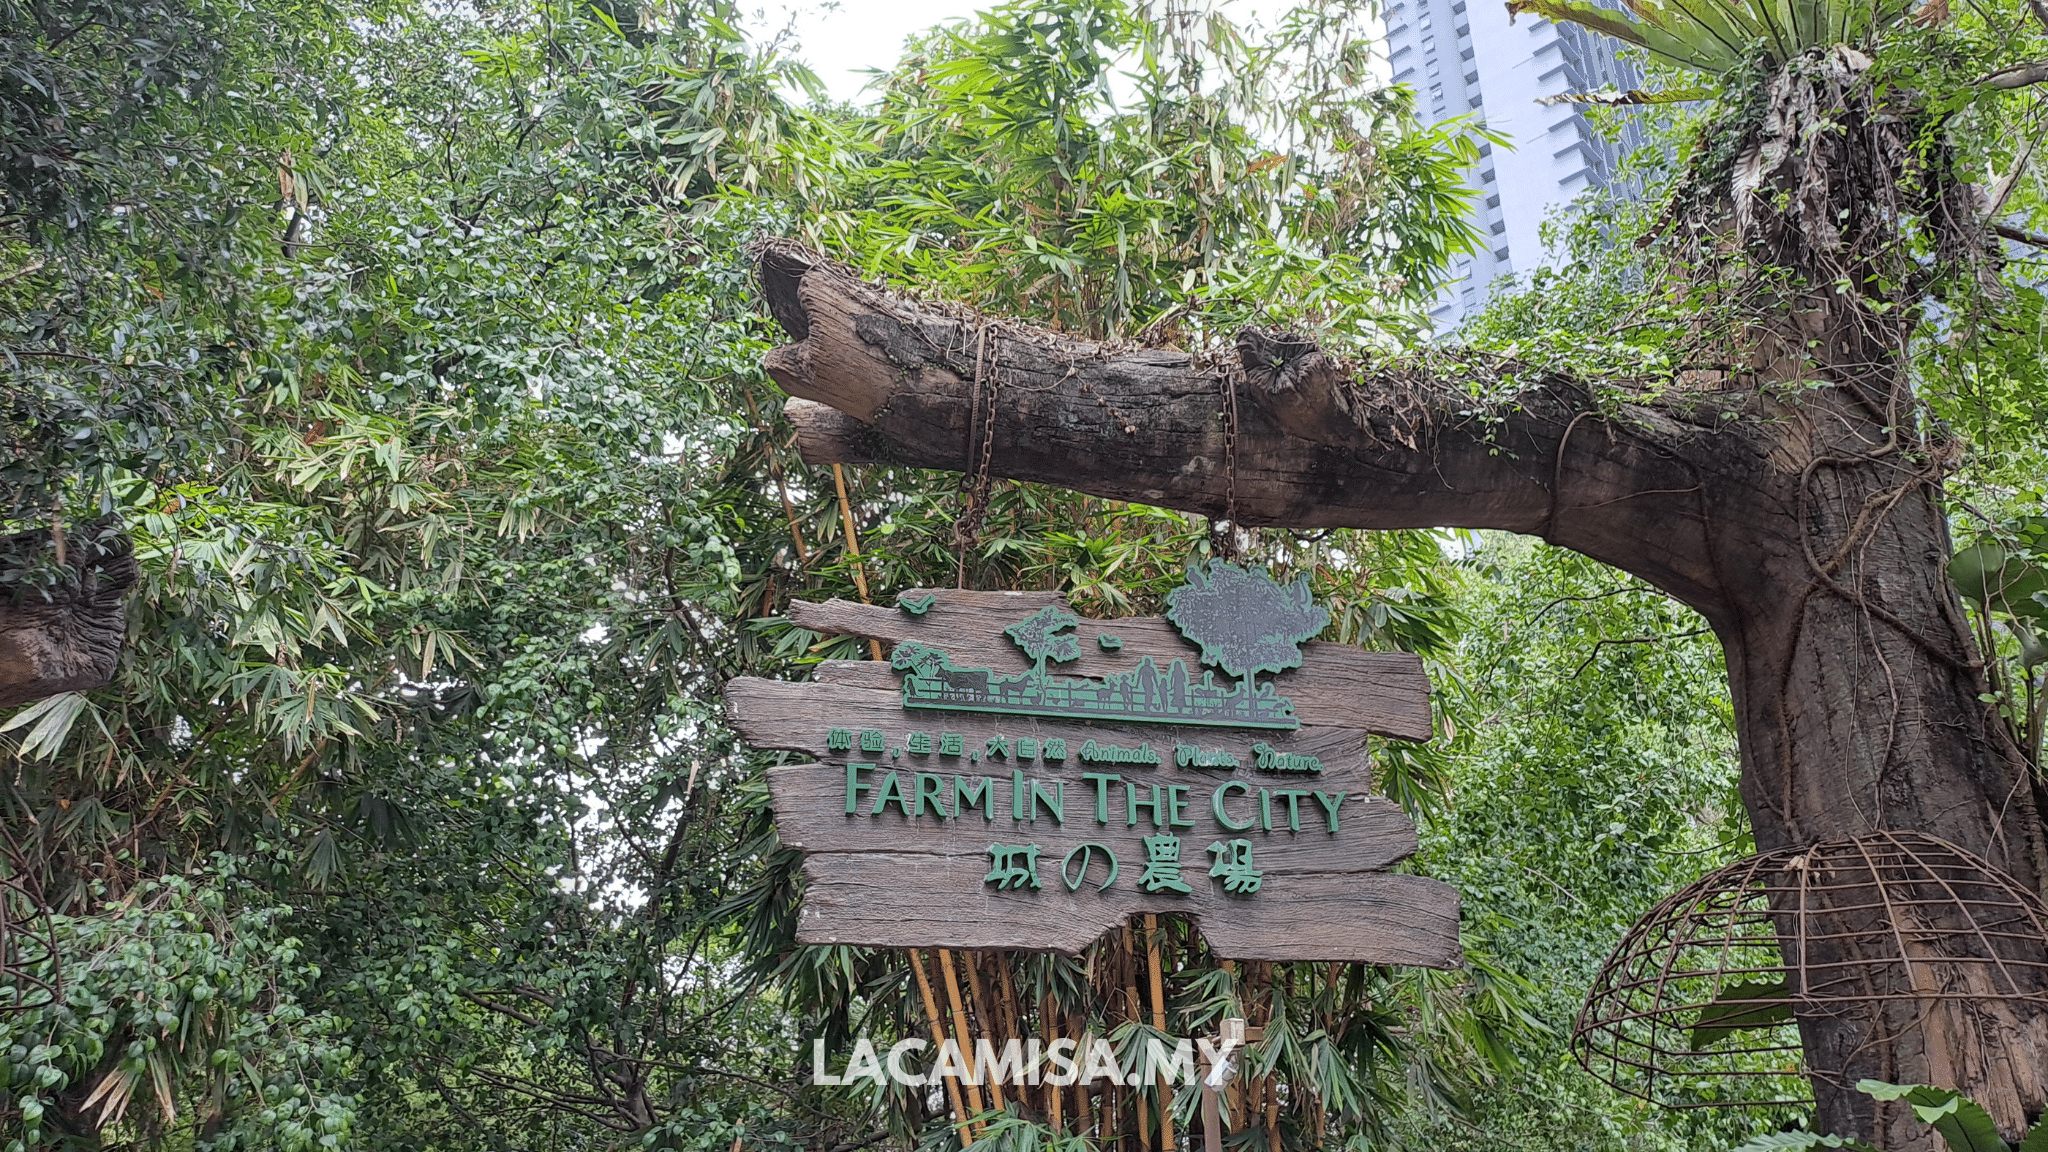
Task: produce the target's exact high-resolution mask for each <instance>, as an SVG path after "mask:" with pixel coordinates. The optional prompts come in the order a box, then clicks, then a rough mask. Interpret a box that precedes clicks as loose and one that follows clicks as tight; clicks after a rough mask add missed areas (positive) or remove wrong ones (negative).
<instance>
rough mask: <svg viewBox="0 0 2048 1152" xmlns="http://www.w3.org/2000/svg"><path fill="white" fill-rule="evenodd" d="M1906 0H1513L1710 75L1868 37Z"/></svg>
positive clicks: (1516, 7)
mask: <svg viewBox="0 0 2048 1152" xmlns="http://www.w3.org/2000/svg"><path fill="white" fill-rule="evenodd" d="M1910 7H1911V5H1910V4H1908V3H1906V2H1905V0H1884V2H1870V0H1706V2H1704V3H1698V4H1664V3H1659V2H1658V0H1633V2H1632V3H1630V4H1629V5H1628V6H1627V9H1626V10H1625V11H1616V10H1614V9H1610V8H1602V7H1600V6H1598V5H1595V4H1590V3H1585V2H1584V0H1511V2H1510V3H1509V5H1508V10H1509V11H1510V12H1514V13H1524V12H1527V13H1531V14H1534V15H1537V16H1541V17H1543V18H1545V19H1548V20H1559V21H1570V22H1572V23H1574V24H1579V25H1583V26H1584V27H1587V28H1590V29H1592V30H1593V31H1595V32H1598V33H1601V34H1602V35H1605V36H1612V37H1614V38H1615V39H1617V40H1620V41H1623V42H1624V43H1628V44H1633V45H1635V46H1636V47H1638V48H1641V49H1644V50H1645V51H1647V52H1650V53H1652V54H1654V55H1656V56H1658V57H1661V58H1662V59H1664V60H1667V61H1669V62H1671V63H1673V64H1677V65H1679V66H1681V67H1684V68H1688V69H1691V70H1693V71H1695V72H1703V73H1705V74H1707V75H1709V76H1726V75H1728V74H1730V73H1733V72H1737V71H1740V70H1743V69H1746V68H1752V67H1758V66H1761V67H1763V68H1764V69H1766V70H1768V69H1773V68H1777V67H1779V66H1781V65H1783V64H1785V63H1786V62H1788V61H1790V60H1793V59H1795V58H1797V57H1798V56H1799V55H1800V54H1802V53H1804V52H1806V51H1807V50H1808V49H1812V48H1827V47H1831V46H1833V45H1836V44H1850V45H1860V44H1867V43H1868V41H1869V39H1870V37H1871V36H1872V34H1873V33H1875V32H1878V31H1881V30H1883V29H1884V28H1885V27H1887V26H1888V25H1890V24H1891V23H1892V22H1893V21H1895V20H1897V19H1899V18H1900V17H1901V16H1904V15H1905V14H1906V12H1907V10H1908V9H1909V8H1910Z"/></svg>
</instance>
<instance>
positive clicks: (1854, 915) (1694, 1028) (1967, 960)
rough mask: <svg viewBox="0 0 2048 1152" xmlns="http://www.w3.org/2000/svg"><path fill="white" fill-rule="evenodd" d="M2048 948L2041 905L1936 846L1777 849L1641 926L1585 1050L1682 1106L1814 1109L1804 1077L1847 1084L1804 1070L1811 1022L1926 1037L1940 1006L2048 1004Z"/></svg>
mask: <svg viewBox="0 0 2048 1152" xmlns="http://www.w3.org/2000/svg"><path fill="white" fill-rule="evenodd" d="M2044 941H2048V905H2044V904H2043V903H2042V901H2041V898H2040V897H2039V896H2037V895H2036V894H2034V893H2033V892H2032V891H2030V890H2028V889H2026V888H2025V887H2023V886H2022V885H2020V884H2019V882H2017V881H2016V880H2014V879H2013V878H2012V877H2010V876H2008V875H2007V874H2006V873H2005V872H2003V871H2001V870H2000V869H1998V868H1997V867H1995V866H1993V865H1991V864H1990V863H1988V862H1986V861H1985V860H1983V859H1981V858H1979V857H1977V856H1975V855H1972V854H1971V853H1969V852H1967V851H1965V850H1963V849H1961V848H1958V847H1956V846H1955V845H1953V844H1950V843H1948V842H1947V841H1944V840H1938V839H1936V838H1934V837H1932V836H1925V835H1921V834H1919V833H1914V832H1873V833H1868V834H1866V835H1862V836H1858V837H1856V838H1855V839H1851V840H1840V841H1831V842H1826V843H1820V844H1813V845H1810V846H1808V847H1804V848H1796V849H1784V850H1780V851H1776V852H1767V853H1763V854H1761V855H1756V856H1751V857H1748V858H1746V859H1744V860H1739V861H1737V862H1735V863H1733V864H1730V865H1728V866H1726V867H1724V868H1721V869H1718V870H1716V871H1714V872H1712V873H1709V874H1708V875H1707V876H1705V877H1703V878H1701V879H1700V880H1698V881H1696V882H1695V883H1693V884H1691V885H1689V886H1688V887H1686V888H1685V889H1684V890H1682V891H1680V892H1678V893H1677V894H1676V895H1673V896H1671V897H1670V898H1668V899H1666V900H1665V901H1664V902H1663V903H1661V904H1659V905H1657V907H1655V908H1653V909H1651V911H1650V913H1649V914H1648V915H1646V916H1644V917H1643V918H1642V919H1641V920H1639V921H1637V923H1636V925H1635V926H1634V927H1633V928H1632V929H1630V930H1629V933H1628V935H1627V936H1626V937H1624V938H1623V940H1622V942H1621V945H1620V947H1618V948H1617V949H1615V952H1614V954H1613V955H1612V956H1610V957H1609V958H1608V960H1607V963H1606V965H1605V966H1603V967H1602V968H1601V970H1600V974H1599V976H1597V977H1596V978H1595V979H1594V981H1593V986H1592V989H1591V991H1590V992H1589V993H1588V994H1587V997H1586V1003H1585V1006H1584V1008H1582V1009H1581V1010H1580V1012H1579V1018H1578V1022H1577V1024H1576V1026H1575V1027H1574V1029H1573V1035H1572V1047H1573V1051H1574V1053H1575V1054H1576V1055H1577V1057H1578V1059H1579V1062H1580V1063H1581V1064H1582V1065H1584V1066H1585V1068H1586V1070H1587V1071H1589V1072H1591V1073H1592V1074H1593V1075H1594V1076H1596V1077H1598V1078H1599V1079H1601V1080H1603V1081H1606V1082H1607V1083H1608V1084H1610V1085H1612V1086H1614V1087H1615V1088H1617V1089H1619V1090H1621V1091H1622V1092H1625V1093H1628V1094H1629V1095H1631V1096H1636V1097H1639V1098H1641V1099H1644V1100H1649V1101H1651V1102H1653V1103H1657V1104H1661V1105H1664V1106H1666V1107H1672V1108H1714V1107H1742V1106H1756V1105H1767V1104H1797V1103H1804V1102H1805V1101H1807V1100H1809V1099H1811V1095H1810V1092H1809V1090H1808V1088H1807V1085H1806V1082H1805V1074H1808V1073H1810V1074H1813V1075H1819V1076H1827V1077H1838V1076H1839V1073H1840V1072H1841V1071H1842V1070H1840V1069H1825V1068H1813V1069H1809V1068H1807V1067H1806V1066H1805V1064H1804V1061H1803V1057H1802V1052H1801V1046H1800V1042H1799V1034H1798V1029H1797V1025H1796V1022H1795V1013H1796V1014H1797V1016H1799V1017H1805V1018H1807V1019H1812V1018H1814V1017H1815V1016H1816V1015H1821V1014H1879V1013H1882V1014H1884V1015H1885V1016H1888V1017H1890V1018H1891V1019H1892V1020H1893V1021H1896V1020H1899V1019H1904V1020H1906V1021H1907V1023H1906V1024H1905V1025H1904V1026H1905V1027H1913V1026H1916V1025H1914V1024H1913V1023H1912V1021H1913V1020H1915V1019H1917V1018H1918V1016H1916V1015H1915V1014H1916V1013H1918V1014H1919V1015H1923V1016H1924V1013H1925V1009H1926V1007H1927V1005H1929V1004H1930V1003H1932V1002H1938V1001H1944V1000H1951V1001H1969V1002H1972V1003H1977V1004H1981V1003H1982V1002H1984V1001H1987V1000H2036V1001H2041V1002H2044V1003H2048V963H2044V961H2043V956H2044V952H2048V949H2044V947H2043V945H2044ZM1907 1002H1910V1003H1907ZM1888 1009H1904V1011H1892V1010H1888ZM1891 1026H1894V1025H1892V1024H1887V1027H1891Z"/></svg>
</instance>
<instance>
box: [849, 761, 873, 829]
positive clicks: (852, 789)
mask: <svg viewBox="0 0 2048 1152" xmlns="http://www.w3.org/2000/svg"><path fill="white" fill-rule="evenodd" d="M874 768H875V765H873V764H856V763H854V762H853V761H851V760H848V761H847V762H846V814H847V815H848V816H851V815H853V813H854V806H855V805H857V804H859V803H860V794H861V793H863V792H867V791H869V790H871V789H873V788H874V785H873V784H864V783H862V782H861V778H860V774H861V773H863V772H871V771H873V770H874Z"/></svg>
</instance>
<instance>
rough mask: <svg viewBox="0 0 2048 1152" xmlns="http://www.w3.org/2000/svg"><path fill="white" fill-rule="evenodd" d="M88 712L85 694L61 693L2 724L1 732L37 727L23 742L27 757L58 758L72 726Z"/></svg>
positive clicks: (36, 703)
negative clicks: (86, 710)
mask: <svg viewBox="0 0 2048 1152" xmlns="http://www.w3.org/2000/svg"><path fill="white" fill-rule="evenodd" d="M84 710H85V693H83V692H59V693H58V694H57V695H55V696H49V697H46V698H44V699H41V700H38V701H36V702H35V703H33V704H31V705H29V706H28V707H26V708H24V709H22V710H21V711H19V712H17V713H15V714H14V715H13V716H12V717H10V718H9V719H8V721H7V723H5V724H0V732H11V731H13V730H14V729H16V728H20V727H22V726H24V725H26V724H30V723H33V724H34V725H35V727H33V728H30V729H29V731H28V735H27V736H26V737H23V739H22V742H21V754H22V756H24V757H35V756H43V757H54V756H55V755H57V750H58V749H60V748H62V747H63V746H64V740H65V738H66V737H68V736H70V735H71V725H72V724H73V723H74V722H75V721H77V719H78V714H79V713H80V712H82V711H84Z"/></svg>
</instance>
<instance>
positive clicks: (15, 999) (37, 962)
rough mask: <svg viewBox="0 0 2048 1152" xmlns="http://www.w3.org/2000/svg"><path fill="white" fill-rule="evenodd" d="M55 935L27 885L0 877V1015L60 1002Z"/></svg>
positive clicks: (47, 912) (47, 911) (47, 917)
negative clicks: (39, 928)
mask: <svg viewBox="0 0 2048 1152" xmlns="http://www.w3.org/2000/svg"><path fill="white" fill-rule="evenodd" d="M38 921H40V922H41V932H40V933H39V932H38V931H37V922H38ZM56 932H57V928H56V924H55V923H54V922H53V921H52V920H51V919H50V912H49V909H48V908H47V907H45V906H44V904H43V902H42V901H41V900H38V899H37V898H36V894H35V891H34V890H33V889H32V888H30V887H29V885H28V884H27V883H25V882H23V881H22V880H20V879H19V878H17V877H12V876H8V877H0V1013H7V1012H29V1011H33V1010H35V1009H38V1008H47V1007H49V1006H50V1005H52V1004H55V1003H56V1002H57V1001H59V1000H61V999H63V988H62V986H61V980H62V977H61V975H60V974H59V972H58V970H57V969H58V965H57V936H56ZM38 973H41V975H38ZM45 976H47V977H48V979H45V978H44V977H45Z"/></svg>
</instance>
